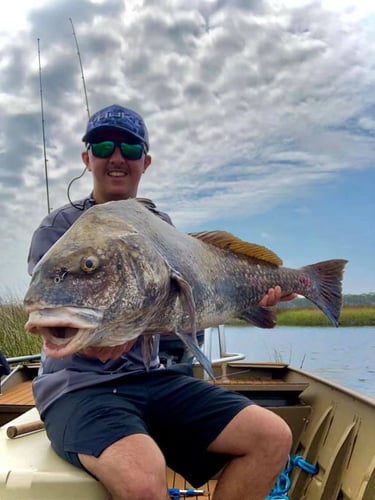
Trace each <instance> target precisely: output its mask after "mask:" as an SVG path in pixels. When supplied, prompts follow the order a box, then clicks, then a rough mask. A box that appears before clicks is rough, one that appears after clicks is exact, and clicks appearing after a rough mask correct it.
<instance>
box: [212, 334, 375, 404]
mask: <svg viewBox="0 0 375 500" xmlns="http://www.w3.org/2000/svg"><path fill="white" fill-rule="evenodd" d="M225 332H226V344H227V345H226V347H227V351H228V352H231V353H232V352H233V353H235V352H240V353H243V354H245V356H246V361H253V362H259V361H282V362H285V363H289V364H290V365H291V366H293V367H295V368H303V369H304V370H306V371H308V372H311V373H315V374H316V375H319V376H320V377H323V378H325V379H329V380H332V381H334V382H336V383H339V384H340V385H343V386H345V387H348V388H350V389H352V390H355V391H359V392H361V393H362V394H364V395H367V396H371V397H373V398H375V328H374V327H355V328H347V327H345V328H331V327H327V328H322V327H286V326H280V327H276V328H274V329H272V330H262V329H259V328H254V327H246V326H245V327H229V326H227V327H226V328H225ZM215 340H216V336H215V335H214V341H215ZM217 357H218V351H217V347H216V348H215V342H214V345H213V358H217Z"/></svg>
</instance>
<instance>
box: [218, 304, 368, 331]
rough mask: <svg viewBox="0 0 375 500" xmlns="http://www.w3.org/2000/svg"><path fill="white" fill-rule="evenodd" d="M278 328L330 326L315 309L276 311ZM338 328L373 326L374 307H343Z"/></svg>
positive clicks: (241, 323) (239, 321)
mask: <svg viewBox="0 0 375 500" xmlns="http://www.w3.org/2000/svg"><path fill="white" fill-rule="evenodd" d="M228 324H230V325H233V326H235V325H238V326H240V325H247V326H248V323H246V322H245V321H242V320H233V321H230V322H229V323H228ZM277 324H278V325H280V326H332V323H331V322H330V321H329V319H328V318H327V317H326V316H325V315H324V314H323V312H322V311H320V310H319V309H317V308H315V307H311V308H310V307H303V308H296V309H283V308H280V309H278V310H277ZM340 326H342V327H345V326H375V306H345V305H344V307H343V308H342V311H341V315H340Z"/></svg>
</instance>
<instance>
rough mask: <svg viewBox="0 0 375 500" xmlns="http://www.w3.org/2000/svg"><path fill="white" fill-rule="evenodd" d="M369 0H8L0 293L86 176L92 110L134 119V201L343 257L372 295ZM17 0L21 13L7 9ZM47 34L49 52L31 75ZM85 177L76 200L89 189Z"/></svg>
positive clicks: (186, 221) (2, 85)
mask: <svg viewBox="0 0 375 500" xmlns="http://www.w3.org/2000/svg"><path fill="white" fill-rule="evenodd" d="M372 4H373V3H372V2H368V1H365V0H363V1H361V0H353V1H350V0H336V1H333V0H331V1H328V0H327V1H324V0H321V1H318V0H310V1H303V0H284V1H283V0H263V1H262V0H205V1H204V0H189V1H186V0H158V1H152V0H144V1H142V0H102V1H99V0H95V1H94V0H91V1H90V0H61V1H58V0H44V1H42V0H23V1H22V0H12V2H9V3H8V4H7V9H6V11H5V12H3V15H2V16H1V18H0V42H1V43H0V68H1V78H0V123H1V128H0V217H1V246H0V252H1V258H0V297H1V290H3V291H4V290H5V293H11V294H14V295H20V296H22V295H23V293H24V292H25V290H26V288H27V284H28V282H29V277H28V275H27V272H26V258H27V252H28V247H29V242H30V238H31V235H32V232H33V230H34V229H35V228H36V226H37V225H38V224H39V222H40V220H41V219H42V218H43V216H44V215H45V214H46V213H47V196H46V189H45V186H46V183H45V161H44V152H43V138H42V119H41V98H40V97H41V92H40V90H41V88H42V95H43V99H42V102H43V109H44V130H45V144H46V157H47V165H48V185H49V201H50V206H51V207H52V208H57V207H59V206H60V205H62V204H65V203H66V202H67V196H66V187H67V185H68V183H69V181H70V180H71V179H72V178H73V177H74V176H77V175H79V174H80V172H81V170H82V164H81V160H80V152H81V149H82V143H81V137H82V134H83V132H84V129H85V126H86V121H87V109H86V101H85V94H84V88H83V82H82V77H81V70H80V65H79V58H78V55H77V49H76V45H75V40H74V37H73V32H72V24H71V22H70V20H69V19H70V18H71V19H72V21H73V26H74V29H75V33H76V36H77V40H78V44H79V49H80V55H81V59H82V64H83V69H84V76H85V83H86V88H87V97H88V103H89V111H91V112H94V111H96V110H97V109H98V108H100V107H103V106H106V105H109V104H112V103H119V104H123V105H125V106H129V107H133V108H134V109H135V110H137V111H138V112H140V113H141V114H142V115H143V116H144V118H145V120H146V123H147V125H148V128H149V132H150V137H151V141H150V142H151V153H152V156H153V164H152V167H151V168H150V169H149V170H148V171H147V174H146V175H145V177H144V178H143V184H142V189H141V192H140V193H139V194H140V195H141V196H146V197H149V198H152V199H153V200H154V201H155V202H156V203H157V205H158V206H159V207H160V208H161V209H163V210H165V211H168V212H169V213H170V215H171V216H172V219H173V221H174V223H175V224H176V226H177V227H178V228H179V229H181V230H182V231H195V230H203V229H226V230H229V231H231V232H233V233H235V234H237V235H238V236H240V237H242V238H244V239H247V240H249V241H253V242H256V243H260V244H263V245H266V246H269V247H270V248H272V249H273V250H274V251H275V252H276V253H278V254H279V255H280V256H281V257H282V259H283V260H284V264H285V265H287V266H290V267H299V266H302V265H304V264H309V263H312V262H316V261H320V260H324V259H329V258H336V257H339V258H346V259H348V260H349V261H350V262H349V265H348V267H347V271H346V274H345V280H344V292H345V293H364V292H375V271H374V268H375V266H374V259H373V256H374V247H375V227H374V219H375V196H374V190H375V169H374V152H375V143H374V138H375V137H374V136H375V97H374V86H375V58H374V53H375V7H373V6H371V5H372ZM13 9H14V10H13ZM38 39H39V40H40V42H39V47H40V60H41V68H42V71H41V80H42V87H41V86H40V81H39V64H38ZM90 189H91V179H90V174H88V173H86V174H85V176H84V177H83V178H82V179H81V180H79V181H77V182H75V183H74V184H73V186H72V190H71V196H72V198H73V199H78V198H80V197H82V196H85V195H86V194H88V193H89V192H90Z"/></svg>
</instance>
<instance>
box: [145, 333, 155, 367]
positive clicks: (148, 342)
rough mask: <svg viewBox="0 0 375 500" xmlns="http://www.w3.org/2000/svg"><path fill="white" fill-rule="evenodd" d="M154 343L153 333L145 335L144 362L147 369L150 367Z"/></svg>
mask: <svg viewBox="0 0 375 500" xmlns="http://www.w3.org/2000/svg"><path fill="white" fill-rule="evenodd" d="M153 343H154V337H153V335H143V363H144V365H145V368H146V370H147V371H148V370H149V369H150V364H151V353H152V347H153Z"/></svg>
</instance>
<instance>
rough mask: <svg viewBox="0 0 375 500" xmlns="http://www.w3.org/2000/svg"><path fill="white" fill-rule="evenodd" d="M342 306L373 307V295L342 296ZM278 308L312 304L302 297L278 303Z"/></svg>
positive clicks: (295, 307)
mask: <svg viewBox="0 0 375 500" xmlns="http://www.w3.org/2000/svg"><path fill="white" fill-rule="evenodd" d="M343 304H344V306H375V293H361V294H350V293H348V294H344V295H343ZM278 307H280V308H286V309H299V308H304V307H312V304H311V302H310V301H309V300H307V299H305V298H303V297H298V298H297V299H295V300H291V301H288V302H280V303H279V304H278Z"/></svg>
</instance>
